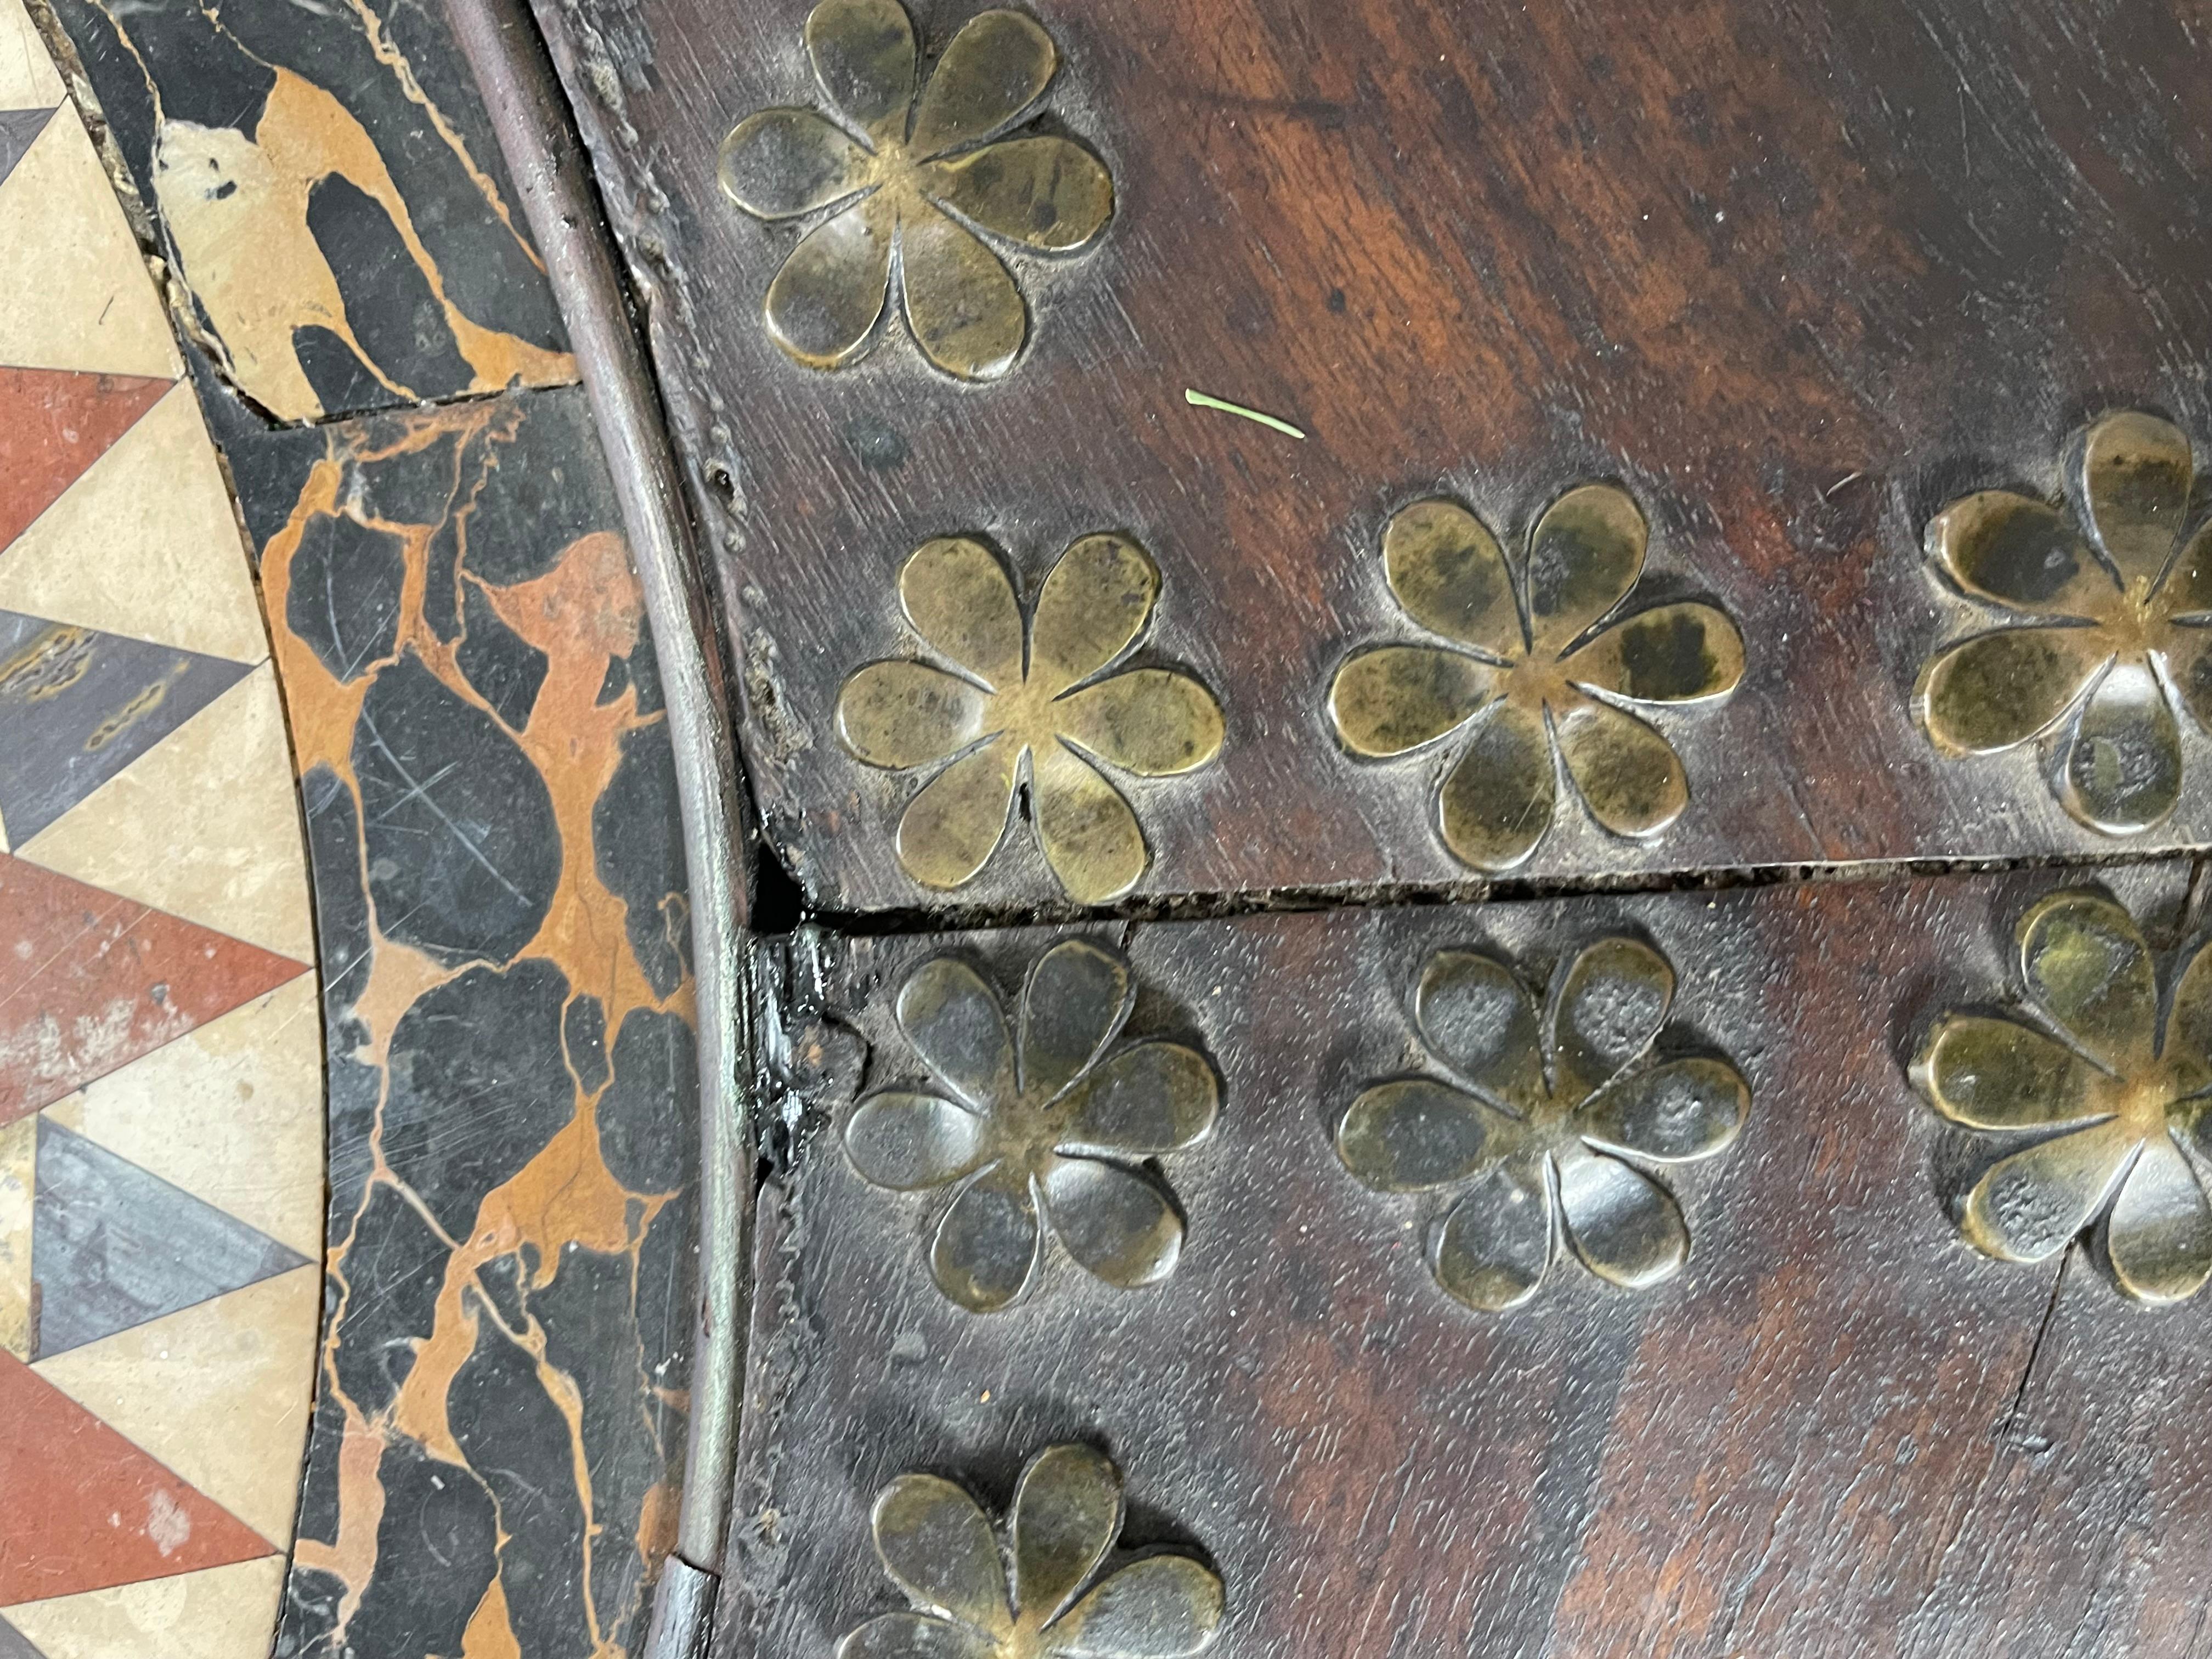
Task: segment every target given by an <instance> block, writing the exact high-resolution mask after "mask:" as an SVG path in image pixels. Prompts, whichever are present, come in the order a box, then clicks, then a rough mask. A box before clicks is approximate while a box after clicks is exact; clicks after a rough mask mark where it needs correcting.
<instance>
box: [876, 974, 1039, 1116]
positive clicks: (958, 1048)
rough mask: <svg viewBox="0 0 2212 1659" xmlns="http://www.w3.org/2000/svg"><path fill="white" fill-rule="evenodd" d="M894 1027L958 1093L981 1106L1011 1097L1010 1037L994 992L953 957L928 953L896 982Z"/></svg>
mask: <svg viewBox="0 0 2212 1659" xmlns="http://www.w3.org/2000/svg"><path fill="white" fill-rule="evenodd" d="M898 1023H899V1029H900V1030H902V1031H903V1032H905V1033H906V1039H907V1041H908V1042H911V1043H912V1044H914V1048H915V1053H916V1054H920V1055H921V1059H922V1063H923V1064H924V1065H926V1066H928V1067H929V1069H930V1070H931V1072H933V1073H935V1074H936V1076H937V1077H939V1079H942V1080H943V1081H944V1082H945V1084H947V1085H950V1087H951V1089H952V1090H953V1091H954V1092H955V1093H957V1095H958V1096H959V1097H961V1099H963V1100H964V1101H966V1102H967V1103H969V1105H971V1106H975V1107H978V1108H981V1109H983V1110H984V1111H986V1112H989V1111H992V1110H994V1109H1000V1108H1003V1107H1005V1106H1006V1105H1009V1104H1011V1103H1012V1099H1013V1093H1014V1043H1013V1038H1012V1036H1010V1035H1009V1034H1008V1032H1007V1030H1006V1013H1005V1012H1004V1011H1003V1010H1002V1009H1000V1006H999V999H998V996H997V994H995V993H994V992H993V990H992V989H991V987H989V986H988V985H986V984H985V983H984V982H983V976H982V975H981V974H978V973H977V972H976V971H975V969H973V968H971V967H969V965H968V964H967V963H964V962H963V961H962V960H961V959H960V958H959V957H931V958H930V959H929V960H928V961H927V962H925V963H922V964H921V967H919V968H917V969H915V970H914V972H912V973H911V974H909V975H907V979H906V983H905V984H903V985H902V986H900V987H899V994H898Z"/></svg>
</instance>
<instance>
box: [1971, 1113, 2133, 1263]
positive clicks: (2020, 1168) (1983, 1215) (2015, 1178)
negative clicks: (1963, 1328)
mask: <svg viewBox="0 0 2212 1659" xmlns="http://www.w3.org/2000/svg"><path fill="white" fill-rule="evenodd" d="M2140 1139H2141V1137H2140V1136H2139V1135H2138V1134H2137V1133H2136V1132H2135V1131H2133V1130H2131V1129H2130V1128H2129V1127H2127V1126H2126V1125H2125V1124H2123V1123H2119V1122H2116V1121H2114V1122H2105V1123H2096V1124H2092V1125H2091V1126H2090V1127H2087V1128H2086V1129H2075V1130H2074V1131H2073V1132H2072V1133H2068V1134H2063V1135H2059V1136H2057V1137H2056V1138H2055V1139H2050V1140H2045V1141H2039V1142H2038V1143H2037V1144H2036V1145H2034V1146H2030V1147H2029V1148H2028V1149H2027V1151H2025V1152H2015V1153H2014V1154H2013V1155H2012V1156H2011V1157H2010V1158H2002V1159H2000V1160H1999V1161H1998V1162H1997V1163H1996V1165H1995V1166H1993V1167H1992V1168H1991V1169H1990V1172H1989V1173H1988V1174H1987V1175H1985V1176H1983V1177H1982V1178H1981V1180H1980V1181H1979V1182H1977V1183H1975V1187H1974V1190H1973V1191H1972V1192H1971V1193H1969V1194H1967V1195H1966V1213H1965V1214H1964V1215H1963V1216H1961V1217H1960V1220H1959V1231H1960V1234H1961V1235H1962V1236H1963V1237H1965V1238H1966V1242H1967V1243H1969V1244H1972V1246H1973V1247H1974V1248H1975V1249H1978V1250H1979V1251H1981V1252H1982V1253H1983V1254H1984V1255H1993V1256H1995V1257H1996V1258H1997V1259H1998V1260H1999V1261H2045V1260H2046V1259H2048V1258H2049V1257H2051V1256H2053V1255H2057V1253H2058V1252H2059V1251H2061V1250H2063V1249H2065V1248H2066V1246H2067V1245H2068V1244H2069V1243H2072V1242H2073V1238H2074V1236H2075V1234H2076V1233H2078V1232H2080V1231H2081V1229H2082V1228H2084V1227H2086V1226H2087V1225H2089V1223H2090V1222H2091V1221H2093V1220H2094V1219H2095V1218H2096V1215H2097V1212H2098V1211H2100V1210H2101V1209H2102V1208H2104V1206H2105V1201H2106V1200H2107V1199H2108V1198H2110V1197H2111V1196H2112V1183H2113V1182H2115V1181H2116V1180H2118V1177H2119V1174H2120V1170H2121V1169H2122V1167H2123V1166H2124V1164H2126V1162H2127V1160H2128V1157H2129V1154H2130V1153H2131V1152H2134V1151H2135V1149H2136V1146H2137V1145H2138V1144H2139V1142H2140Z"/></svg>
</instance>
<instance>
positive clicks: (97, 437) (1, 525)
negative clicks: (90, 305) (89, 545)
mask: <svg viewBox="0 0 2212 1659" xmlns="http://www.w3.org/2000/svg"><path fill="white" fill-rule="evenodd" d="M168 389H169V382H168V381H167V380H154V379H149V378H148V377H146V376H144V375H139V374H78V373H76V371H74V370H71V369H64V368H0V548H4V547H6V546H7V545H8V544H9V543H10V542H12V541H14V540H15V538H16V537H18V536H20V535H21V534H22V533H23V532H24V531H26V530H27V529H28V528H29V527H30V524H31V520H33V519H35V518H37V517H38V516H39V514H40V513H43V512H45V511H46V509H47V508H48V507H52V505H53V504H54V502H55V501H58V499H60V496H61V493H62V492H63V491H64V490H65V489H68V488H69V487H70V485H71V484H73V483H76V481H77V479H78V478H79V477H82V475H83V473H84V470H85V469H86V468H87V467H88V466H90V465H92V464H93V463H94V461H96V460H98V459H100V457H101V456H102V455H104V454H106V453H107V451H108V448H109V447H110V446H111V445H112V444H113V443H114V441H116V440H117V439H118V438H119V437H121V436H122V435H124V434H125V433H126V432H128V431H129V430H130V429H131V426H132V425H133V424H134V423H135V422H137V419H138V417H139V416H141V415H143V414H144V413H145V412H146V411H147V410H149V409H151V408H152V407H153V406H154V404H155V401H156V400H157V399H158V398H160V397H161V394H162V393H163V392H167V390H168Z"/></svg>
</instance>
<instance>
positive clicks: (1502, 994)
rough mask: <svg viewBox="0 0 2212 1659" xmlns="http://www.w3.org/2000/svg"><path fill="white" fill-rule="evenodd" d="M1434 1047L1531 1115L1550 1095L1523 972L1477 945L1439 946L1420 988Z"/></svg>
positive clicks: (1418, 1008)
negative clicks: (1471, 948)
mask: <svg viewBox="0 0 2212 1659" xmlns="http://www.w3.org/2000/svg"><path fill="white" fill-rule="evenodd" d="M1413 1024H1414V1026H1415V1027H1416V1029H1418V1030H1419V1032H1420V1034H1421V1042H1423V1044H1424V1045H1425V1046H1426V1048H1428V1051H1429V1052H1430V1053H1431V1054H1434V1055H1435V1056H1436V1057H1437V1059H1438V1060H1442V1061H1443V1063H1444V1064H1445V1065H1447V1066H1450V1067H1451V1069H1452V1070H1453V1071H1455V1072H1456V1073H1458V1074H1459V1075H1460V1076H1462V1077H1463V1078H1465V1079H1467V1080H1468V1082H1469V1083H1472V1084H1473V1085H1474V1086H1475V1087H1476V1088H1478V1089H1480V1090H1481V1091H1483V1092H1484V1093H1486V1094H1487V1095H1489V1096H1490V1097H1492V1099H1494V1100H1498V1101H1502V1102H1504V1103H1505V1104H1506V1105H1507V1106H1509V1107H1510V1108H1512V1109H1514V1110H1516V1111H1517V1112H1522V1113H1523V1114H1526V1113H1527V1112H1528V1111H1530V1110H1531V1109H1534V1107H1535V1105H1536V1104H1537V1103H1539V1102H1540V1101H1541V1100H1542V1099H1543V1097H1544V1056H1543V1051H1542V1048H1541V1037H1540V1036H1539V1027H1538V1025H1537V1024H1536V1005H1535V1002H1534V1000H1533V999H1532V998H1531V997H1530V996H1529V994H1528V987H1526V986H1525V985H1523V984H1522V982H1521V976H1520V975H1518V974H1516V973H1515V972H1514V971H1513V970H1512V969H1510V968H1508V967H1507V966H1506V965H1505V964H1504V963H1502V962H1499V961H1498V960H1497V959H1496V958H1495V957H1486V956H1484V955H1481V954H1480V952H1477V951H1437V953H1436V954H1435V955H1434V956H1432V957H1430V958H1429V960H1428V962H1427V963H1426V964H1425V966H1424V967H1423V968H1422V969H1421V981H1420V983H1419V985H1417V986H1416V987H1414V988H1413Z"/></svg>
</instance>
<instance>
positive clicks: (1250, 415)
mask: <svg viewBox="0 0 2212 1659" xmlns="http://www.w3.org/2000/svg"><path fill="white" fill-rule="evenodd" d="M1182 400H1183V402H1185V403H1187V404H1190V405H1191V406H1192V407H1193V408H1194V409H1218V410H1223V411H1225V413H1228V414H1231V415H1242V416H1243V417H1244V418H1245V419H1246V420H1248V421H1257V422H1259V423H1260V424H1261V426H1264V427H1271V428H1273V429H1274V430H1275V431H1277V432H1281V433H1285V434H1287V435H1289V436H1291V437H1293V438H1304V436H1305V434H1304V433H1303V432H1301V431H1299V430H1298V429H1297V428H1296V427H1294V426H1292V425H1291V423H1290V422H1288V421H1280V420H1277V419H1276V418H1275V417H1274V416H1273V415H1262V414H1261V412H1260V411H1259V410H1256V409H1247V408H1245V407H1244V405H1243V404H1232V403H1231V402H1230V401H1229V400H1228V399H1227V398H1214V397H1210V396H1208V395H1207V394H1206V393H1205V392H1193V391H1192V390H1191V389H1190V388H1189V387H1188V386H1185V387H1184V388H1183V389H1182Z"/></svg>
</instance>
